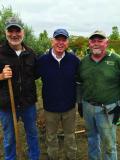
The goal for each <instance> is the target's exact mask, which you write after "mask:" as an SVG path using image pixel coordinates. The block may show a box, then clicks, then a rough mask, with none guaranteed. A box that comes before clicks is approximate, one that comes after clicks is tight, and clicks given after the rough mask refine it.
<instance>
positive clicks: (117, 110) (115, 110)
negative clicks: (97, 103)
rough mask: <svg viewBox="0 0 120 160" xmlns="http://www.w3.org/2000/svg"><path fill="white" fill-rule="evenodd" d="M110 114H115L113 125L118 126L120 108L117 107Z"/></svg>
mask: <svg viewBox="0 0 120 160" xmlns="http://www.w3.org/2000/svg"><path fill="white" fill-rule="evenodd" d="M108 113H109V114H114V116H113V124H115V125H116V124H117V122H118V120H119V118H120V106H118V105H117V106H116V107H115V108H114V109H113V110H111V111H110V112H108Z"/></svg>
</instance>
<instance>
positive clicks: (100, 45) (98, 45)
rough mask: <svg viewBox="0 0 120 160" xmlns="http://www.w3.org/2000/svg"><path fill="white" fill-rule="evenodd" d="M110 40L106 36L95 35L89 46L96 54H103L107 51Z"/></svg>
mask: <svg viewBox="0 0 120 160" xmlns="http://www.w3.org/2000/svg"><path fill="white" fill-rule="evenodd" d="M107 46H108V40H107V39H105V38H100V37H94V38H92V39H90V40H89V48H90V50H91V51H92V53H93V54H95V55H102V54H104V53H105V52H106V48H107Z"/></svg>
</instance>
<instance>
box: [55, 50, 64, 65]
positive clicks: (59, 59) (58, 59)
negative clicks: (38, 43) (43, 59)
mask: <svg viewBox="0 0 120 160" xmlns="http://www.w3.org/2000/svg"><path fill="white" fill-rule="evenodd" d="M52 56H53V57H54V58H55V59H56V60H57V61H58V62H60V61H61V59H63V57H64V56H65V52H63V54H62V55H61V57H60V58H58V57H57V56H56V54H55V53H54V52H53V49H52Z"/></svg>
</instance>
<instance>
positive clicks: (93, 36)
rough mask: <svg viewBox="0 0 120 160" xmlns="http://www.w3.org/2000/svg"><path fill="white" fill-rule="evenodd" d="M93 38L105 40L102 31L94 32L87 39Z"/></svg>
mask: <svg viewBox="0 0 120 160" xmlns="http://www.w3.org/2000/svg"><path fill="white" fill-rule="evenodd" d="M95 37H100V38H103V39H106V38H107V36H106V34H105V33H104V32H103V31H98V30H97V31H95V32H93V33H92V34H91V35H90V36H89V39H92V38H95Z"/></svg>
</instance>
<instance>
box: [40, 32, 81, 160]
mask: <svg viewBox="0 0 120 160" xmlns="http://www.w3.org/2000/svg"><path fill="white" fill-rule="evenodd" d="M68 38H69V34H68V32H67V31H66V30H65V29H57V30H55V32H54V34H53V39H52V48H51V49H50V50H49V52H48V53H46V54H44V55H43V56H41V57H39V59H38V73H39V75H40V77H41V79H42V82H43V88H42V96H43V107H44V113H45V119H46V135H47V136H46V138H47V152H48V156H49V159H50V160H58V159H59V158H58V148H59V147H58V139H57V129H58V126H59V125H58V124H59V122H61V124H62V127H63V131H64V147H65V156H66V160H67V159H68V160H75V159H76V150H77V147H76V142H75V115H76V114H75V113H76V111H75V102H76V73H77V69H78V65H79V59H78V58H77V57H76V56H75V55H74V54H71V53H69V52H67V51H66V49H67V48H68V43H69V40H68Z"/></svg>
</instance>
